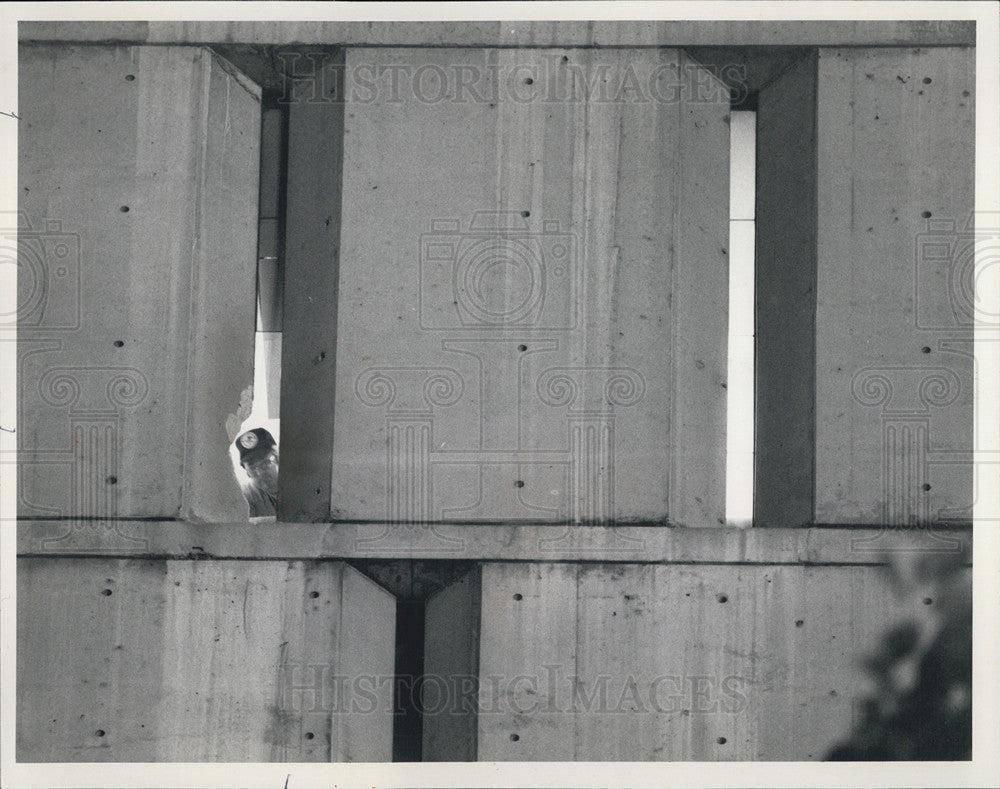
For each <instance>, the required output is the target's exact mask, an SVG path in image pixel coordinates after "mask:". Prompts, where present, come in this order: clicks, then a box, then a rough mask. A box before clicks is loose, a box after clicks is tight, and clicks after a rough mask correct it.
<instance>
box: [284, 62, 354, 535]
mask: <svg viewBox="0 0 1000 789" xmlns="http://www.w3.org/2000/svg"><path fill="white" fill-rule="evenodd" d="M309 63H310V64H311V66H312V67H313V68H314V69H315V76H316V81H314V82H309V81H306V82H305V84H304V85H302V86H300V88H301V89H300V90H299V91H298V92H296V94H295V95H294V96H293V101H292V103H291V105H290V106H289V108H288V112H289V120H288V150H289V159H288V181H287V204H286V211H285V217H286V219H285V223H286V224H285V227H286V235H285V238H286V240H285V265H284V300H283V309H282V326H283V334H282V359H281V468H280V472H279V474H280V479H279V487H280V489H281V501H280V503H279V513H278V514H279V516H280V517H281V518H282V519H284V520H290V521H325V520H328V519H329V517H330V446H331V445H332V443H333V424H334V400H333V392H334V381H335V373H336V362H337V359H338V358H339V357H340V356H341V354H342V353H343V352H344V347H343V346H344V343H343V342H342V340H341V338H340V337H339V336H338V335H337V300H338V292H339V283H340V258H341V232H340V214H341V203H342V200H343V191H342V186H341V180H342V171H343V150H344V142H343V135H344V104H343V103H342V102H339V101H336V100H334V99H336V97H337V96H338V95H339V94H337V93H335V92H334V93H331V91H336V90H337V84H338V81H342V79H343V75H342V70H339V69H337V68H336V66H337V65H338V64H342V63H343V54H342V53H337V52H328V53H326V54H322V53H320V55H319V57H317V59H315V60H312V61H309Z"/></svg>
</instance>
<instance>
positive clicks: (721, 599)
mask: <svg viewBox="0 0 1000 789" xmlns="http://www.w3.org/2000/svg"><path fill="white" fill-rule="evenodd" d="M715 599H716V600H718V601H719V602H720V603H728V602H729V598H728V597H727V596H726V595H724V594H720V595H718V596H717V597H716V598H715Z"/></svg>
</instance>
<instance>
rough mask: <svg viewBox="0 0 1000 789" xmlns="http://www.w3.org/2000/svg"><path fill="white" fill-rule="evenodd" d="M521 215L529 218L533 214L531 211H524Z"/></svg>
mask: <svg viewBox="0 0 1000 789" xmlns="http://www.w3.org/2000/svg"><path fill="white" fill-rule="evenodd" d="M521 216H523V217H524V218H525V219H527V218H528V217H529V216H531V211H522V212H521Z"/></svg>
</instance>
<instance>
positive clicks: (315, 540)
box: [17, 520, 972, 565]
mask: <svg viewBox="0 0 1000 789" xmlns="http://www.w3.org/2000/svg"><path fill="white" fill-rule="evenodd" d="M971 541H972V530H971V528H968V527H963V528H951V529H945V528H912V529H902V528H890V527H885V528H879V527H873V528H853V527H835V526H813V527H801V528H788V529H780V528H778V529H737V528H713V529H689V528H681V527H667V526H617V527H605V526H573V525H564V526H555V525H500V526H483V525H478V524H476V525H472V524H448V525H443V524H436V525H433V526H427V525H420V524H391V525H390V524H367V523H365V524H359V523H337V524H322V523H319V524H302V523H296V524H286V523H264V524H245V523H242V524H197V523H188V522H184V521H126V520H122V521H72V520H58V521H41V520H39V521H34V520H22V521H19V522H18V524H17V550H18V555H19V556H35V555H49V556H54V557H55V556H112V557H122V558H125V557H149V558H152V557H157V558H162V557H173V558H204V559H209V558H212V559H289V560H295V559H305V560H308V559H409V558H419V559H445V560H466V561H469V560H472V561H546V562H549V561H573V562H608V561H613V562H637V563H665V564H672V563H673V564H769V565H770V564H837V565H872V564H885V563H886V562H887V561H889V560H891V558H892V557H893V556H894V555H900V554H913V553H921V554H934V553H942V554H954V553H957V552H959V551H961V550H963V549H965V548H971Z"/></svg>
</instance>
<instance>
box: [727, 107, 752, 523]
mask: <svg viewBox="0 0 1000 789" xmlns="http://www.w3.org/2000/svg"><path fill="white" fill-rule="evenodd" d="M756 123H757V113H756V112H754V111H750V110H736V111H733V112H732V113H731V114H730V124H729V128H730V148H729V150H730V160H729V161H730V185H729V189H730V191H729V254H728V257H729V353H728V363H727V373H726V382H727V384H728V385H727V387H726V394H727V404H726V523H727V524H728V525H730V526H740V527H746V526H750V525H752V523H753V469H754V236H755V232H756V213H755V203H756V199H755V198H756V144H757V140H756Z"/></svg>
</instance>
